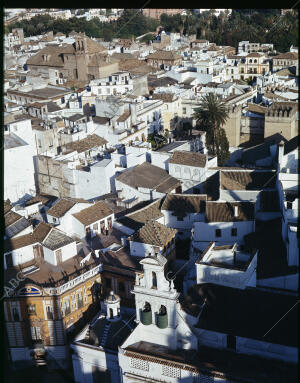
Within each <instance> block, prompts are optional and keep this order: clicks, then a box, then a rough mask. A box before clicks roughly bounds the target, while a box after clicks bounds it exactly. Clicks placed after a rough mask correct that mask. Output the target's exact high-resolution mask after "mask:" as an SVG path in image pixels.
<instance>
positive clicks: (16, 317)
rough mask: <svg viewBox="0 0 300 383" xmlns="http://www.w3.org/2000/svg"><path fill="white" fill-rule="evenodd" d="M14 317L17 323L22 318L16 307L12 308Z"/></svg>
mask: <svg viewBox="0 0 300 383" xmlns="http://www.w3.org/2000/svg"><path fill="white" fill-rule="evenodd" d="M12 317H13V319H14V321H15V322H19V320H20V316H19V311H18V309H17V308H16V307H13V308H12Z"/></svg>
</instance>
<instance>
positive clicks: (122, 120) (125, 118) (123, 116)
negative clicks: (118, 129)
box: [117, 111, 130, 122]
mask: <svg viewBox="0 0 300 383" xmlns="http://www.w3.org/2000/svg"><path fill="white" fill-rule="evenodd" d="M129 117H130V112H127V111H126V112H124V113H123V114H121V116H119V117H118V119H117V122H124V121H126V120H127V119H128V118H129Z"/></svg>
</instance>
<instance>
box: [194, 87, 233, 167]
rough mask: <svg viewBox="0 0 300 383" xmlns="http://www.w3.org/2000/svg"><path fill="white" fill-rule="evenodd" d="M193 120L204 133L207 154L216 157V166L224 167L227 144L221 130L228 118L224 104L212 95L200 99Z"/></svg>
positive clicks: (224, 134)
mask: <svg viewBox="0 0 300 383" xmlns="http://www.w3.org/2000/svg"><path fill="white" fill-rule="evenodd" d="M194 118H195V119H196V121H197V123H198V126H199V128H200V129H202V130H204V131H206V144H207V147H208V149H209V152H210V153H211V154H214V155H217V156H218V165H220V166H222V165H224V163H225V162H226V161H227V159H228V158H229V143H228V139H227V137H226V133H225V130H224V129H223V128H222V125H224V124H225V122H226V120H227V118H228V112H227V110H226V108H225V105H224V103H222V102H221V101H220V100H219V99H218V97H217V96H216V95H215V94H214V93H209V94H207V95H205V96H203V97H202V101H201V103H200V107H199V108H197V109H195V113H194Z"/></svg>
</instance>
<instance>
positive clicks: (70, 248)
mask: <svg viewBox="0 0 300 383" xmlns="http://www.w3.org/2000/svg"><path fill="white" fill-rule="evenodd" d="M43 250H44V259H45V261H46V262H49V263H51V264H52V265H54V266H57V260H56V256H55V252H56V251H57V250H59V249H56V250H55V251H52V250H50V249H48V248H47V247H45V246H43ZM60 250H61V252H62V262H65V261H67V260H68V259H70V258H72V257H74V256H75V255H76V254H77V248H76V242H75V241H74V242H71V243H69V244H68V245H66V246H63V247H61V248H60Z"/></svg>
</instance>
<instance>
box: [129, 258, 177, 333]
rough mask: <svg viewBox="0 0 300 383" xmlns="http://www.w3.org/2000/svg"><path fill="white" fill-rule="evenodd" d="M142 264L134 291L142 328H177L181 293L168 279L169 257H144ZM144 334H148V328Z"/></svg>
mask: <svg viewBox="0 0 300 383" xmlns="http://www.w3.org/2000/svg"><path fill="white" fill-rule="evenodd" d="M140 263H141V264H142V265H143V269H144V273H143V275H141V274H137V275H136V283H135V286H134V289H133V294H135V305H136V320H137V322H138V323H141V324H142V325H143V326H149V327H150V326H151V327H152V328H153V326H155V327H156V330H158V329H159V330H163V329H175V328H176V326H177V317H176V305H177V301H178V297H179V293H178V292H177V291H176V290H175V288H174V283H173V281H172V280H171V281H169V280H168V279H167V278H166V277H165V269H166V264H167V260H166V258H165V257H164V256H162V255H161V254H160V253H157V254H155V255H149V256H147V257H145V258H144V259H142V260H141V262H140ZM143 331H147V328H146V327H145V329H144V330H143ZM152 331H154V329H152Z"/></svg>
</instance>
